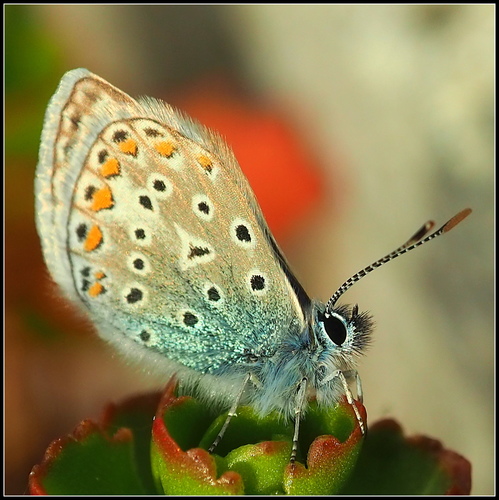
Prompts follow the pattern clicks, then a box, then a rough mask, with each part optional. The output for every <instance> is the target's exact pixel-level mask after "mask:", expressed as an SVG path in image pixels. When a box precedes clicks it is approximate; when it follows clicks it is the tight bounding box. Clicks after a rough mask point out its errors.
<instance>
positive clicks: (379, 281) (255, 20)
mask: <svg viewBox="0 0 499 500" xmlns="http://www.w3.org/2000/svg"><path fill="white" fill-rule="evenodd" d="M4 9H5V11H4V12H5V29H6V36H5V54H6V66H5V84H6V85H5V88H6V95H5V104H6V108H5V109H6V111H5V139H6V140H5V153H6V168H5V181H6V182H5V248H6V261H5V269H6V285H5V286H6V289H5V292H6V293H5V306H6V309H5V310H6V314H5V419H4V425H5V492H6V493H8V494H22V493H24V492H25V491H26V485H27V479H28V474H29V472H30V470H31V467H32V466H33V465H34V464H35V463H39V462H40V460H41V458H42V456H43V453H44V451H45V449H46V447H47V445H48V444H49V443H50V441H52V440H53V439H55V438H57V437H59V436H61V435H64V434H66V433H68V432H70V431H71V430H72V429H73V428H74V427H75V425H76V424H77V423H78V422H79V421H80V420H82V419H83V418H97V417H98V416H99V414H100V412H101V408H102V406H103V405H104V404H105V403H106V402H108V401H119V400H120V399H122V398H123V397H125V396H128V395H132V394H135V393H137V392H141V391H143V390H148V389H152V388H158V387H159V385H158V383H157V380H150V379H149V378H148V377H147V376H146V375H144V374H143V373H142V372H139V371H138V370H137V369H135V368H133V367H130V366H127V365H126V364H125V363H124V362H123V361H122V360H121V359H119V358H118V357H116V356H115V355H114V353H113V352H112V351H111V349H110V348H108V347H107V346H105V345H104V343H103V342H102V341H101V340H100V339H99V338H98V337H97V335H96V334H95V333H94V332H93V330H92V328H91V326H90V325H88V324H87V323H86V322H85V321H84V320H83V319H82V318H81V317H79V316H77V315H75V314H74V313H73V309H72V308H71V307H70V306H69V305H67V304H66V303H65V302H64V301H63V300H62V299H59V298H58V297H57V292H56V290H55V289H54V287H53V286H51V283H50V279H49V277H48V273H47V271H46V269H45V267H44V264H43V261H42V256H41V251H40V245H39V241H38V237H37V234H36V231H35V226H34V207H33V204H34V196H33V180H34V171H35V166H36V162H37V154H38V145H39V138H40V132H41V129H42V122H43V115H44V111H45V107H46V105H47V103H48V100H49V98H50V96H51V95H52V94H53V92H54V91H55V89H56V87H57V84H58V82H59V80H60V78H61V77H62V75H63V73H64V72H66V71H67V70H69V69H73V68H78V67H86V68H88V69H89V70H91V71H92V72H94V73H96V74H98V75H99V76H101V77H103V78H105V79H106V80H108V81H109V82H111V83H112V84H113V85H115V86H117V87H118V88H120V89H122V90H124V91H125V92H127V93H128V94H130V95H132V96H137V95H151V96H154V97H160V98H163V99H164V100H166V101H167V102H170V103H172V104H174V105H176V106H178V107H180V108H182V109H184V110H185V111H188V112H189V113H190V114H191V115H193V116H195V117H196V118H198V119H199V120H200V121H202V122H203V123H205V124H207V125H209V126H211V127H213V128H215V129H217V130H219V131H220V132H221V133H222V134H223V135H225V136H226V138H227V140H228V142H229V143H230V144H231V145H232V146H233V149H234V151H235V153H236V156H237V157H238V159H239V161H240V164H241V166H242V168H243V170H244V172H245V173H246V175H247V176H248V178H249V179H250V182H251V184H252V186H253V188H254V190H255V192H256V195H257V197H258V198H259V200H260V202H261V205H262V208H263V211H264V213H265V215H266V217H267V219H268V222H269V225H270V226H271V229H272V231H273V232H274V234H275V236H276V237H277V239H278V241H279V243H280V245H281V246H282V248H283V250H284V252H285V254H286V255H287V257H288V260H289V261H290V263H291V265H292V267H293V269H294V271H295V273H296V275H297V276H298V278H299V279H300V280H301V282H302V284H303V285H304V286H305V288H306V290H307V291H308V292H309V294H310V295H312V296H315V297H318V298H320V299H322V300H324V301H326V300H327V299H328V298H329V296H330V295H331V294H332V293H334V291H335V290H336V288H337V287H338V286H339V285H341V283H342V282H343V281H344V280H345V279H347V278H348V277H349V276H351V275H352V274H353V273H355V272H357V271H358V270H359V269H360V268H362V267H364V266H365V265H367V264H370V263H371V262H372V261H374V260H375V259H377V258H379V257H381V256H383V255H384V254H386V253H388V252H390V251H392V250H393V249H394V248H396V247H397V246H399V245H400V244H402V243H403V242H404V241H405V240H406V239H407V238H408V237H409V236H411V235H412V234H413V233H414V232H415V231H416V230H417V229H418V228H419V227H420V226H421V225H422V224H423V223H424V222H425V221H426V220H428V219H435V220H436V222H437V224H442V223H444V222H445V221H446V220H447V219H449V218H450V217H452V216H453V215H454V214H455V213H457V212H458V211H460V210H461V209H463V208H466V207H471V208H472V209H473V213H472V215H471V216H470V217H469V218H468V219H466V221H465V222H463V223H462V225H460V226H459V227H458V228H456V229H455V230H454V231H452V232H451V233H449V234H446V235H445V236H444V237H442V238H439V239H437V240H436V241H434V242H432V243H430V244H428V245H425V246H424V247H423V248H421V249H418V250H416V251H414V252H412V253H411V254H410V256H406V257H403V258H400V259H397V260H396V261H395V262H392V263H390V264H389V265H387V266H385V267H384V268H382V269H380V270H377V271H375V272H374V273H372V274H371V275H370V276H369V277H367V278H365V279H364V280H362V281H361V282H360V283H358V284H356V285H355V286H354V287H353V288H352V289H351V290H349V291H348V292H347V293H346V294H345V296H344V297H343V298H342V300H343V302H347V303H358V304H359V307H360V309H361V310H369V311H371V313H372V314H373V315H374V317H375V320H376V331H375V335H374V341H373V345H372V347H371V349H370V350H369V352H368V353H367V356H365V357H364V358H363V359H362V360H361V362H360V364H359V371H360V374H361V377H362V382H363V386H364V393H365V405H366V407H367V410H368V415H369V422H371V423H373V422H375V421H376V420H378V419H380V418H382V417H394V418H396V419H397V420H398V421H399V422H400V423H401V424H402V426H403V428H404V430H405V432H406V433H407V434H409V435H412V434H425V435H428V436H430V437H433V438H436V439H439V440H441V441H442V442H443V443H444V445H445V446H446V447H448V448H450V449H453V450H454V451H456V452H458V453H460V454H462V455H464V456H465V457H466V458H468V459H469V460H470V461H471V463H472V467H473V489H472V493H474V494H492V493H493V492H494V488H495V483H494V460H495V450H494V443H495V426H494V411H495V391H494V389H495V385H494V381H495V377H494V375H495V364H494V362H495V358H494V347H495V343H494V278H495V269H494V264H493V262H494V260H493V259H494V221H495V220H494V216H495V210H494V180H495V179H494V160H495V157H494V137H495V135H494V118H495V115H494V97H495V94H494V91H495V87H494V43H495V42H494V40H495V38H494V35H495V22H494V20H495V6H493V5H308V6H306V5H246V6H237V5H232V6H204V5H186V6H174V5H165V6H132V5H129V6H128V5H127V6H113V5H109V6H100V5H86V6H84V5H82V6H77V5H66V6H63V5H54V6H34V5H33V6H18V5H8V6H5V7H4ZM165 382H166V381H165Z"/></svg>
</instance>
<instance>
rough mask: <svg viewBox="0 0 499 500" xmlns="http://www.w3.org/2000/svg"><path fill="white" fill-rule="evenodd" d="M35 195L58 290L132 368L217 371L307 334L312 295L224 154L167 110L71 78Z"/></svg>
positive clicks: (211, 137)
mask: <svg viewBox="0 0 499 500" xmlns="http://www.w3.org/2000/svg"><path fill="white" fill-rule="evenodd" d="M36 196H37V205H36V206H37V227H38V231H39V234H40V237H41V240H42V247H43V251H44V256H45V260H46V262H47V265H48V268H49V270H50V272H51V274H52V276H53V278H54V280H55V281H56V282H57V283H58V284H59V285H60V286H61V288H62V289H63V290H64V291H65V293H66V294H67V295H68V296H69V297H70V298H71V299H73V300H74V301H76V302H77V303H79V304H81V305H83V307H84V308H85V309H86V310H87V311H88V313H89V314H90V316H91V317H92V318H93V320H94V322H95V323H96V326H97V329H98V331H99V333H100V334H101V335H102V336H103V337H104V338H106V339H107V340H109V341H110V342H111V343H113V344H115V345H116V346H117V347H119V348H121V350H123V351H125V353H127V354H129V355H131V356H132V357H134V358H145V359H146V360H147V361H148V362H149V364H156V365H159V366H160V367H161V369H163V368H165V367H166V368H168V367H178V366H184V367H187V368H189V369H191V370H194V371H195V372H197V373H202V374H217V373H220V372H223V371H224V370H225V369H226V367H228V366H233V365H234V364H237V363H240V362H244V360H247V359H249V358H251V357H252V356H262V355H264V356H270V355H272V353H273V351H274V350H275V348H276V345H277V344H278V342H279V341H280V340H282V339H283V338H285V337H286V336H287V335H288V334H289V332H301V331H303V329H304V328H305V321H306V320H305V317H304V313H303V305H304V304H305V303H306V302H307V300H308V297H307V296H306V294H305V292H304V291H303V289H302V288H301V287H300V285H299V284H298V282H297V281H296V279H294V277H293V275H292V273H291V271H290V270H289V266H287V264H286V262H285V259H284V257H283V256H282V253H281V252H280V251H279V249H278V247H277V245H276V243H275V241H274V239H273V237H272V236H271V234H270V231H269V229H268V227H267V224H266V222H265V220H264V217H263V215H262V214H261V210H260V208H259V206H258V204H257V202H256V199H255V197H254V195H253V193H252V191H251V189H250V187H249V185H248V182H247V180H246V179H245V177H244V176H243V174H242V172H241V170H240V167H239V165H238V164H237V161H236V159H235V157H234V155H233V153H232V151H231V150H230V149H229V147H228V146H227V145H226V143H225V142H224V141H223V140H222V139H221V138H220V137H219V136H218V135H216V134H214V133H212V132H210V131H209V130H207V129H206V128H204V127H202V126H201V125H199V124H196V123H194V122H193V121H191V120H190V119H188V118H186V117H185V116H183V115H182V114H180V113H179V112H177V111H175V110H174V109H173V108H171V107H170V106H168V105H167V104H165V103H163V102H161V101H157V100H153V99H149V98H145V99H141V100H138V101H136V100H134V99H132V98H130V97H129V96H128V95H126V94H124V93H122V92H121V91H119V90H118V89H116V88H115V87H113V86H111V85H110V84H108V83H107V82H105V81H104V80H102V79H101V78H99V77H97V76H95V75H93V74H91V73H90V72H88V71H87V70H83V69H78V70H74V71H70V72H68V73H67V74H66V75H65V76H64V77H63V79H62V81H61V83H60V86H59V88H58V90H57V92H56V94H55V95H54V97H53V98H52V100H51V102H50V104H49V107H48V110H47V114H46V118H45V124H44V130H43V134H42V145H41V148H40V158H39V164H38V167H37V178H36ZM172 361H173V362H174V363H171V362H172Z"/></svg>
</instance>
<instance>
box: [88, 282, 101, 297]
mask: <svg viewBox="0 0 499 500" xmlns="http://www.w3.org/2000/svg"><path fill="white" fill-rule="evenodd" d="M103 291H104V287H103V286H102V285H101V284H100V283H94V284H93V285H92V286H91V287H90V288H89V289H88V295H90V297H97V295H100V294H101V293H102V292H103Z"/></svg>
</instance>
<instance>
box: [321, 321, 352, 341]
mask: <svg viewBox="0 0 499 500" xmlns="http://www.w3.org/2000/svg"><path fill="white" fill-rule="evenodd" d="M323 321H324V330H326V333H327V335H328V337H329V338H330V339H331V340H332V341H333V342H334V343H335V344H336V345H337V346H340V345H341V344H343V342H345V340H346V338H347V325H346V322H345V320H344V319H343V318H342V317H341V316H339V315H337V314H335V313H332V314H331V313H325V314H324V317H323Z"/></svg>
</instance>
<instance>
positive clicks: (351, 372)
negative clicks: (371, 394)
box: [343, 370, 364, 403]
mask: <svg viewBox="0 0 499 500" xmlns="http://www.w3.org/2000/svg"><path fill="white" fill-rule="evenodd" d="M343 375H345V378H346V379H347V380H348V379H351V378H355V385H356V387H357V400H358V401H359V402H361V403H363V402H364V392H363V391H362V381H361V380H360V375H359V372H358V371H357V370H345V371H344V372H343Z"/></svg>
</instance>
